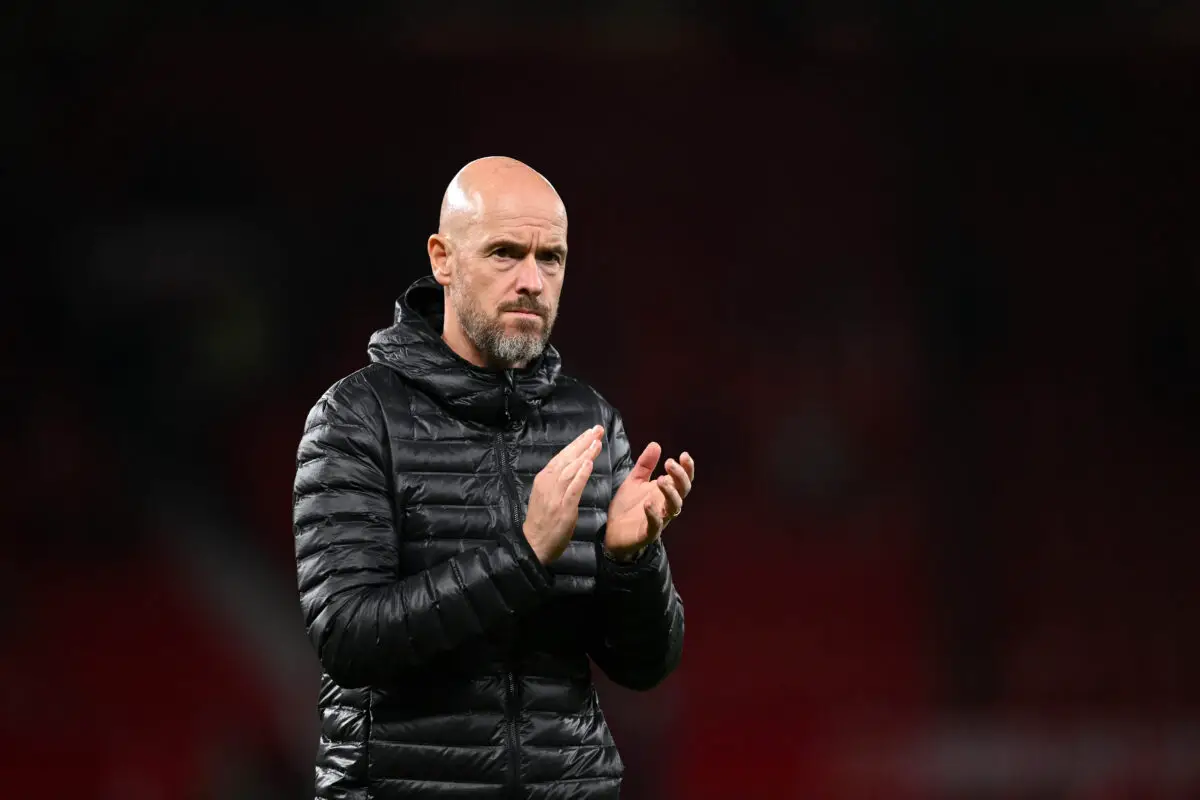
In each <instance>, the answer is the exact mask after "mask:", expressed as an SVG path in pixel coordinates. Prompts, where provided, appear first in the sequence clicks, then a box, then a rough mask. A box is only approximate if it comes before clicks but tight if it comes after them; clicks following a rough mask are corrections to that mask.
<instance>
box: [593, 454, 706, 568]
mask: <svg viewBox="0 0 1200 800" xmlns="http://www.w3.org/2000/svg"><path fill="white" fill-rule="evenodd" d="M661 456H662V447H661V446H659V444H658V443H657V442H651V443H650V444H648V445H647V446H646V449H645V450H643V451H642V454H641V455H640V456H638V460H637V463H636V464H634V466H633V469H632V470H631V471H630V473H629V476H628V477H627V478H626V479H625V482H624V483H623V484H621V488H620V489H618V490H617V493H616V495H614V496H613V499H612V503H611V504H610V505H609V507H608V528H607V530H606V532H605V535H604V548H605V549H606V550H607V551H608V552H609V553H611V554H612V555H613V556H614V557H615V558H616V559H617V560H619V561H625V560H629V559H632V558H634V557H636V555H637V554H638V553H640V552H641V551H642V550H643V549H644V548H646V547H647V546H649V545H650V544H652V543H653V542H654V541H655V540H656V539H657V538H658V537H659V536H660V535H661V534H662V532H663V529H665V528H666V527H667V525H668V524H670V522H671V520H673V519H675V517H677V516H679V513H680V512H681V511H682V510H683V500H684V498H685V497H687V496H688V493H689V492H691V490H692V482H693V481H694V480H695V477H696V462H695V460H694V459H693V458H692V457H691V456H690V455H688V454H687V453H686V452H684V453H683V454H682V455H681V456H680V457H679V460H678V461H677V460H675V459H673V458H668V459H667V462H666V464H665V465H664V468H665V469H666V474H665V475H660V476H659V477H657V478H655V479H653V480H652V479H651V477H650V476H651V475H653V474H654V468H655V467H656V466H657V465H658V459H659V458H660V457H661Z"/></svg>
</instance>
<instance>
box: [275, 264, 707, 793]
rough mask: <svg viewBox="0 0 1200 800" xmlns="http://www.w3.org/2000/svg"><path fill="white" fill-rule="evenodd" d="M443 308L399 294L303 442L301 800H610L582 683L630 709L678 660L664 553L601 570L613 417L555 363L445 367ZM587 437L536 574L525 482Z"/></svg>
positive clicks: (613, 465) (608, 747)
mask: <svg viewBox="0 0 1200 800" xmlns="http://www.w3.org/2000/svg"><path fill="white" fill-rule="evenodd" d="M442 302H443V300H442V289H441V287H440V286H438V285H437V284H436V283H435V282H434V281H433V279H432V278H424V279H422V280H420V281H417V282H416V283H415V284H413V286H412V287H410V288H409V290H408V291H407V292H406V293H405V294H404V296H403V297H402V298H401V299H400V300H399V301H397V303H396V317H395V324H394V325H392V326H391V327H389V328H386V329H384V330H381V331H377V332H376V333H375V334H374V335H373V336H372V337H371V341H370V346H369V349H368V353H369V356H370V362H371V363H370V364H369V365H368V366H366V367H364V368H363V369H361V370H359V371H358V372H355V373H354V374H352V375H350V376H348V377H346V378H344V379H342V380H341V381H339V382H337V383H336V384H334V385H333V386H332V387H331V388H330V389H329V390H328V391H327V392H325V394H324V395H323V396H322V397H321V398H320V400H318V402H317V403H316V405H315V406H314V407H313V409H312V411H311V412H310V413H309V415H308V419H307V422H306V424H305V428H304V434H303V438H302V440H301V443H300V447H299V452H298V456H297V470H296V480H295V489H294V493H293V522H294V534H295V549H296V568H297V575H298V582H299V590H300V601H301V608H302V611H303V616H304V624H305V628H306V631H307V633H308V636H309V639H310V640H311V642H312V644H313V646H314V647H315V648H316V651H317V655H318V657H319V658H320V661H321V665H322V667H323V673H324V674H323V676H322V681H321V688H320V693H319V698H318V707H319V713H320V740H319V744H318V752H317V765H316V794H317V797H319V798H330V799H332V798H356V799H357V800H387V799H388V798H424V797H437V798H538V800H551V799H552V798H553V799H555V800H557V799H558V798H615V797H617V796H618V792H619V788H620V782H621V774H622V770H623V766H622V763H621V759H620V757H619V755H618V753H617V748H616V746H615V745H614V743H613V739H612V736H611V734H610V733H609V730H608V727H607V725H606V723H605V720H604V716H603V714H602V713H601V711H600V708H599V705H598V703H597V696H596V690H595V688H594V686H593V683H592V673H591V662H594V663H595V664H596V665H598V666H599V667H600V668H601V669H602V670H604V672H605V674H607V675H608V676H609V677H610V678H611V679H612V680H613V681H614V682H616V683H617V684H620V685H622V686H625V687H628V688H630V689H635V690H645V689H650V688H651V687H653V686H655V685H656V684H658V683H659V682H660V681H662V680H663V679H664V678H665V677H666V676H667V675H668V674H669V673H670V672H671V670H672V669H674V667H675V665H676V664H677V663H678V661H679V658H680V652H681V649H682V644H683V606H682V604H681V602H680V600H679V596H678V594H677V593H676V591H675V587H674V585H673V583H672V581H671V572H670V568H669V566H668V563H667V555H666V551H665V549H664V548H663V546H662V544H661V542H660V543H656V544H655V545H654V546H652V547H650V548H648V549H647V550H646V551H645V552H644V553H643V555H642V556H641V557H640V558H639V560H638V561H637V562H635V563H634V564H632V565H625V564H617V563H616V562H614V561H612V560H611V559H608V558H606V557H605V556H604V555H603V553H602V551H601V550H600V543H601V542H602V541H603V537H604V525H605V519H606V511H607V508H608V504H609V501H610V500H611V499H612V495H613V492H614V490H615V489H616V488H617V487H618V486H620V484H621V481H622V480H624V479H625V477H626V475H628V473H629V471H630V469H631V468H632V461H631V458H630V446H629V442H628V440H627V438H626V435H625V431H624V427H623V424H622V421H621V417H620V415H619V414H618V413H617V412H616V411H615V410H614V409H613V408H612V407H611V406H610V405H609V404H608V403H607V402H605V400H604V399H603V398H602V397H601V396H600V395H599V394H597V393H596V392H595V391H594V390H593V389H591V388H590V387H589V386H587V385H586V384H584V383H581V382H579V381H577V380H574V379H571V378H568V377H566V376H564V375H562V374H561V373H560V364H561V360H560V357H559V355H558V353H557V352H556V351H555V350H554V349H553V348H552V347H548V348H547V349H546V352H545V354H544V355H543V356H542V357H541V358H540V359H538V360H537V361H536V362H534V363H533V364H531V365H530V366H529V367H528V368H526V369H523V370H505V371H489V370H484V369H481V368H477V367H474V366H472V365H470V364H469V363H467V362H466V361H464V360H463V359H461V358H459V357H458V356H457V355H455V354H454V353H453V351H451V350H450V349H449V347H447V346H446V345H445V343H444V342H443V341H442V339H441V336H440V331H441V324H442V319H441V315H442ZM597 423H601V424H603V425H604V426H605V431H606V433H605V435H606V441H605V445H604V448H603V450H602V451H601V453H600V455H599V456H598V457H597V459H596V466H595V470H594V472H593V473H592V476H591V478H590V479H589V481H588V484H587V486H586V488H585V491H584V493H583V498H582V501H581V502H580V509H579V522H578V525H577V526H576V529H575V533H574V538H573V539H572V541H571V542H570V544H569V546H568V547H567V550H566V552H565V553H564V554H563V555H562V557H561V558H559V559H558V560H557V561H555V562H553V563H551V564H550V565H549V567H548V568H547V567H546V566H543V565H542V564H541V563H540V562H539V561H538V559H537V557H536V556H535V555H534V553H533V550H532V548H530V546H529V544H528V542H527V541H526V540H525V537H524V534H523V533H522V530H521V529H522V524H523V519H524V513H525V508H526V505H527V503H528V500H529V491H530V487H531V485H532V482H533V477H534V476H535V475H536V474H537V473H538V472H539V471H540V470H541V469H542V467H543V466H545V464H546V462H547V461H549V459H550V458H551V457H552V456H553V455H554V454H555V453H556V452H558V451H559V450H560V449H561V448H562V447H564V446H565V445H566V444H567V443H569V442H570V441H571V440H572V439H574V438H575V437H576V436H577V435H578V434H579V433H581V432H582V431H583V430H585V429H586V428H588V427H590V426H592V425H595V424H597ZM589 656H590V659H591V661H589Z"/></svg>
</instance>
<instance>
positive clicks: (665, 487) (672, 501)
mask: <svg viewBox="0 0 1200 800" xmlns="http://www.w3.org/2000/svg"><path fill="white" fill-rule="evenodd" d="M658 488H659V489H661V490H662V493H663V497H665V498H667V511H666V513H665V514H663V518H664V519H665V520H666V521H668V522H669V521H670V520H671V518H672V517H677V516H679V512H680V511H682V510H683V497H682V496H681V495H680V494H679V489H678V488H676V486H675V482H674V481H672V480H671V478H670V477H668V476H666V475H663V476H662V477H660V478H659V479H658Z"/></svg>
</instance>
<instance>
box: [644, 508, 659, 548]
mask: <svg viewBox="0 0 1200 800" xmlns="http://www.w3.org/2000/svg"><path fill="white" fill-rule="evenodd" d="M642 510H643V511H645V512H646V529H647V531H649V535H648V536H647V537H646V544H649V543H650V542H653V541H654V540H655V539H657V538H658V535H659V534H660V533H662V529H663V518H662V515H660V514H659V513H658V511H657V510H656V509H655V508H654V503H653V501H651V500H647V501H646V502H645V503H643V504H642Z"/></svg>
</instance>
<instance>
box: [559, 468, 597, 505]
mask: <svg viewBox="0 0 1200 800" xmlns="http://www.w3.org/2000/svg"><path fill="white" fill-rule="evenodd" d="M593 463H594V462H593V461H592V459H590V458H585V459H583V460H582V461H581V462H580V464H579V467H578V469H576V470H575V475H574V476H573V477H572V478H571V482H570V483H568V484H567V491H566V493H565V494H564V495H563V499H564V500H565V501H566V502H568V503H571V504H573V505H579V498H581V497H583V487H584V486H586V485H587V482H588V477H589V476H591V474H592V464H593Z"/></svg>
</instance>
